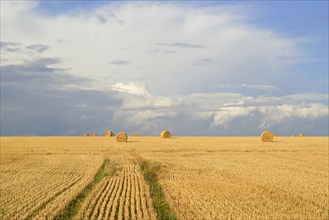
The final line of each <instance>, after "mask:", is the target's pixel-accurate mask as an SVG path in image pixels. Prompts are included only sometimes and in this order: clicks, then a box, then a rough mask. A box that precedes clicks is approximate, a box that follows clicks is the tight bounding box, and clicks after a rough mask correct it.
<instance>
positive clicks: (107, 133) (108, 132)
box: [104, 130, 115, 137]
mask: <svg viewBox="0 0 329 220" xmlns="http://www.w3.org/2000/svg"><path fill="white" fill-rule="evenodd" d="M104 136H105V137H114V136H115V134H114V133H113V132H112V131H110V130H106V131H105V133H104Z"/></svg>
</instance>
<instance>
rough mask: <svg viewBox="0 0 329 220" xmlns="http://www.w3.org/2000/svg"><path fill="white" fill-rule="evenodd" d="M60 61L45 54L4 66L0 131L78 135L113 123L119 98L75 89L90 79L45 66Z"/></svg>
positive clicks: (7, 133)
mask: <svg viewBox="0 0 329 220" xmlns="http://www.w3.org/2000/svg"><path fill="white" fill-rule="evenodd" d="M58 62H60V59H58V58H46V59H40V60H35V61H33V62H30V63H25V64H21V65H10V66H4V67H3V68H2V71H1V106H0V108H1V131H0V133H1V135H81V134H83V133H84V132H94V133H101V132H103V131H104V130H105V129H107V128H109V127H111V126H112V124H111V120H112V115H113V112H114V111H115V109H116V108H118V107H119V106H120V101H119V100H118V99H116V98H115V97H114V95H113V94H112V93H111V92H106V93H105V92H101V91H95V90H84V89H79V87H83V86H88V84H89V83H90V80H89V79H86V78H82V77H75V76H73V75H72V74H69V73H68V72H67V71H66V70H65V69H61V68H50V67H48V65H49V64H54V63H58ZM72 86H73V87H72Z"/></svg>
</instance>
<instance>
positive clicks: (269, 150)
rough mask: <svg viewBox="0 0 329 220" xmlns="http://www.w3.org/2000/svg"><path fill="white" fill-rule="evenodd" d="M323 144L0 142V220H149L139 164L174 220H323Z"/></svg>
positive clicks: (323, 140)
mask: <svg viewBox="0 0 329 220" xmlns="http://www.w3.org/2000/svg"><path fill="white" fill-rule="evenodd" d="M328 147H329V146H328V137H303V138H299V137H297V138H291V137H275V141H274V142H262V141H261V140H260V138H259V137H172V138H170V139H163V138H161V137H144V136H141V137H133V136H132V137H129V140H128V141H127V142H125V143H118V142H116V140H115V139H114V138H106V137H95V138H84V137H1V160H0V168H1V169H0V175H1V178H0V184H1V185H0V192H1V198H0V218H1V219H25V218H29V219H45V218H53V217H54V216H56V215H57V214H58V213H60V212H61V211H62V210H64V209H65V208H67V204H69V202H70V201H72V200H74V199H75V198H76V196H77V195H78V194H79V193H80V192H81V191H83V189H84V188H85V187H86V186H87V185H88V184H90V182H92V181H93V178H94V176H95V174H96V173H97V172H98V170H99V168H100V166H101V164H102V163H103V161H104V160H105V159H108V160H109V161H110V162H111V164H112V165H111V166H112V168H111V169H110V170H108V171H107V175H106V176H105V177H104V178H103V179H101V180H100V181H99V182H98V183H97V185H95V187H94V188H92V190H91V191H90V193H89V194H88V195H86V197H85V199H84V200H82V202H81V204H80V205H79V206H77V208H78V210H77V213H76V215H75V216H74V219H157V218H159V216H158V215H157V214H156V213H157V211H158V210H157V209H156V208H155V207H156V206H155V205H154V204H155V201H154V198H153V197H152V195H151V193H150V186H149V185H148V184H149V182H147V181H145V180H144V177H143V174H142V171H141V168H140V167H139V163H138V161H139V160H140V158H143V160H145V161H148V163H150V164H156V165H157V166H158V167H159V170H157V171H156V172H157V173H156V178H155V179H156V181H157V182H158V184H159V185H160V186H161V189H162V191H163V195H164V199H165V202H166V203H167V204H168V205H169V207H170V209H171V210H172V211H173V213H174V214H175V215H176V218H177V219H328V218H329V216H328V211H329V208H328V179H329V174H328V173H329V172H328V167H329V164H328V159H329V156H328Z"/></svg>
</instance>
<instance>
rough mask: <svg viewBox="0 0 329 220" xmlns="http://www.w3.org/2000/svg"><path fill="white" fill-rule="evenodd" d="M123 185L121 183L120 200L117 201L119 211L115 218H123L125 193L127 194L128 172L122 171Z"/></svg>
mask: <svg viewBox="0 0 329 220" xmlns="http://www.w3.org/2000/svg"><path fill="white" fill-rule="evenodd" d="M124 177H125V181H124V185H123V191H122V195H121V196H120V201H119V213H118V218H117V219H120V220H121V219H123V218H124V206H125V203H126V195H127V188H128V172H124Z"/></svg>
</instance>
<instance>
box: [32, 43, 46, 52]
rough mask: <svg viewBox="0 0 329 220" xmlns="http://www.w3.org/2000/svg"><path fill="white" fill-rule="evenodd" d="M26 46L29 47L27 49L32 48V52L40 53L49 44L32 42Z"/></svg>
mask: <svg viewBox="0 0 329 220" xmlns="http://www.w3.org/2000/svg"><path fill="white" fill-rule="evenodd" d="M26 48H27V49H29V50H32V51H34V52H37V53H42V52H44V51H46V50H48V49H49V46H48V45H43V44H33V45H30V46H27V47H26Z"/></svg>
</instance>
